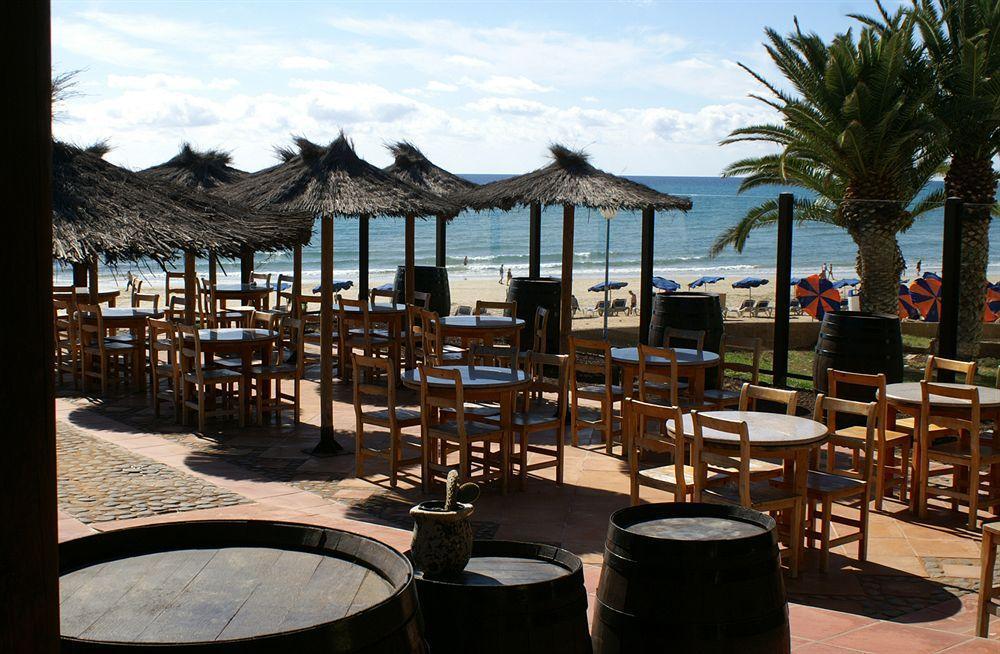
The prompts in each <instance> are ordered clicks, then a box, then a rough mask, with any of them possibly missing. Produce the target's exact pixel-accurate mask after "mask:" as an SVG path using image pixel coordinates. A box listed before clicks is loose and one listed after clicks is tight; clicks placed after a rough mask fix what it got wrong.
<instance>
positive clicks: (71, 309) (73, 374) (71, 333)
mask: <svg viewBox="0 0 1000 654" xmlns="http://www.w3.org/2000/svg"><path fill="white" fill-rule="evenodd" d="M75 314H76V305H75V304H74V303H71V302H69V301H68V300H57V299H53V300H52V324H53V328H54V330H55V373H56V378H55V381H56V385H57V386H62V383H63V375H64V374H66V373H68V374H69V376H70V379H72V380H73V388H78V387H79V385H80V342H79V337H78V336H77V332H76V329H77V318H76V315H75Z"/></svg>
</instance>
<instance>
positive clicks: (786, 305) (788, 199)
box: [771, 193, 795, 388]
mask: <svg viewBox="0 0 1000 654" xmlns="http://www.w3.org/2000/svg"><path fill="white" fill-rule="evenodd" d="M794 206H795V198H794V197H793V196H792V194H791V193H781V194H780V195H778V247H777V261H776V262H775V267H774V270H775V275H774V286H775V288H774V351H773V362H772V366H771V370H772V372H773V377H772V384H773V385H774V386H775V387H776V388H782V387H784V386H786V385H787V384H788V330H789V327H788V321H789V319H790V318H789V309H790V304H791V301H790V297H789V295H790V291H789V289H790V288H791V285H792V217H793V216H792V213H793V207H794Z"/></svg>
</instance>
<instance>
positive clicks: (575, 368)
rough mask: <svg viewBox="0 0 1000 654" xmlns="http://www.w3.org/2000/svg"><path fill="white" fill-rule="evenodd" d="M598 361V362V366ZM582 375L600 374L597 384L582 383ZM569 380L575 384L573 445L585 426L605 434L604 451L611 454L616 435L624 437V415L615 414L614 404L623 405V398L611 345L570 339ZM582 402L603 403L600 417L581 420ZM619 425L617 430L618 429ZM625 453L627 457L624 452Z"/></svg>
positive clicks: (572, 420) (573, 396)
mask: <svg viewBox="0 0 1000 654" xmlns="http://www.w3.org/2000/svg"><path fill="white" fill-rule="evenodd" d="M595 360H597V361H598V362H597V363H595ZM580 373H584V374H588V375H591V376H593V375H597V376H599V377H600V379H599V381H597V382H596V383H589V382H581V381H580V380H579V379H578V376H579V374H580ZM569 379H570V384H572V389H573V394H572V404H571V405H570V406H571V417H570V424H571V425H572V431H571V434H572V441H573V446H574V447H578V446H579V444H580V436H579V428H580V425H586V426H588V427H590V428H591V429H593V430H595V431H600V432H602V433H603V435H604V442H605V448H606V451H607V453H608V454H611V453H612V451H613V448H614V442H615V434H619V435H620V434H621V432H622V428H621V414H620V412H619V414H618V415H617V416H616V415H615V404H618V405H619V407H620V406H621V401H622V399H623V398H624V394H623V393H622V388H621V386H617V385H615V384H614V376H613V373H612V362H611V344H610V343H608V342H607V341H595V340H588V339H583V338H577V337H575V336H570V337H569ZM580 400H595V401H597V402H598V403H600V409H601V413H600V418H599V419H598V420H594V421H590V420H584V419H582V418H581V417H580ZM616 422H617V427H616V426H615V424H616ZM622 454H625V452H623V453H622Z"/></svg>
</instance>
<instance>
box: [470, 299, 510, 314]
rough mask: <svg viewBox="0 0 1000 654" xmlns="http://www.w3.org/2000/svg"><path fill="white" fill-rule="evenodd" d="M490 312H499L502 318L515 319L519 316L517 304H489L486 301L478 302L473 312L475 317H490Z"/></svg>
mask: <svg viewBox="0 0 1000 654" xmlns="http://www.w3.org/2000/svg"><path fill="white" fill-rule="evenodd" d="M490 311H499V312H500V315H501V316H508V317H511V318H512V317H514V316H516V315H517V302H487V301H486V300H476V308H475V310H474V311H473V312H472V315H474V316H485V315H489V312H490Z"/></svg>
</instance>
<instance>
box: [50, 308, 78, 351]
mask: <svg viewBox="0 0 1000 654" xmlns="http://www.w3.org/2000/svg"><path fill="white" fill-rule="evenodd" d="M75 313H76V307H75V306H74V305H73V304H70V302H69V300H58V299H55V298H53V300H52V326H53V327H54V329H55V338H56V345H57V346H58V345H59V342H60V341H68V343H69V345H70V347H74V348H75V347H76V316H75V315H74V314H75ZM64 347H65V345H64Z"/></svg>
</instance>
